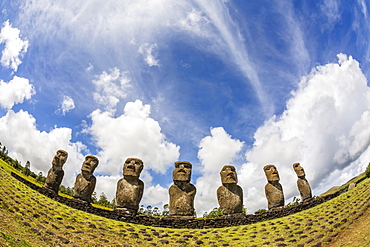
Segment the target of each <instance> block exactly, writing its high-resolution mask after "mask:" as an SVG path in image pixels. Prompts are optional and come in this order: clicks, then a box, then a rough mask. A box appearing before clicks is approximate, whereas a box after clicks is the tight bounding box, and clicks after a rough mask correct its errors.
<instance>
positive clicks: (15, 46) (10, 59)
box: [0, 20, 28, 71]
mask: <svg viewBox="0 0 370 247" xmlns="http://www.w3.org/2000/svg"><path fill="white" fill-rule="evenodd" d="M1 43H5V48H4V50H3V52H2V56H1V60H0V62H1V65H2V66H4V67H7V68H11V69H12V70H14V71H17V69H18V66H19V65H20V64H21V63H22V61H21V60H20V58H21V57H22V56H23V55H24V53H26V52H27V48H28V40H22V39H21V38H20V30H19V29H17V28H13V27H12V25H11V24H10V23H9V20H7V21H6V22H4V23H3V28H2V29H1V32H0V44H1Z"/></svg>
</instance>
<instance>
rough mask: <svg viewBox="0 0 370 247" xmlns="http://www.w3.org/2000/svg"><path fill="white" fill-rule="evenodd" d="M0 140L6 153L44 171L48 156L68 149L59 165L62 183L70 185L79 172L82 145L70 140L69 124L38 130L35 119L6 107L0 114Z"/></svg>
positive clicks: (50, 156)
mask: <svg viewBox="0 0 370 247" xmlns="http://www.w3.org/2000/svg"><path fill="white" fill-rule="evenodd" d="M0 136H1V142H2V144H3V145H4V146H6V147H7V149H8V150H9V155H10V156H11V157H13V158H14V159H17V160H19V161H21V162H22V165H23V166H24V165H25V163H26V161H30V163H31V170H32V171H33V172H35V173H36V174H37V173H38V172H40V171H41V172H43V174H44V175H46V174H47V171H48V170H49V169H50V167H51V162H52V159H53V157H54V155H55V153H56V151H57V150H59V149H63V150H66V151H67V152H68V160H67V162H66V163H65V164H64V166H63V170H64V171H65V175H64V178H63V182H62V184H64V185H66V186H70V187H72V186H73V184H74V181H75V175H77V173H79V171H80V168H81V165H82V162H83V156H82V155H81V151H82V150H84V149H86V147H85V146H84V145H83V144H82V143H80V142H76V143H73V142H71V139H72V130H71V129H69V128H54V129H52V130H51V131H50V132H45V131H39V130H38V129H37V127H36V119H35V118H34V117H33V116H32V115H31V114H29V113H28V112H26V111H23V110H20V111H19V112H17V113H15V112H14V111H12V110H10V111H8V112H7V114H6V115H5V116H3V117H1V118H0Z"/></svg>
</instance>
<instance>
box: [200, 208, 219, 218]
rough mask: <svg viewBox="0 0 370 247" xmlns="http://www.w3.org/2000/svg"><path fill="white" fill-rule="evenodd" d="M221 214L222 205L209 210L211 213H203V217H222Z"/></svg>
mask: <svg viewBox="0 0 370 247" xmlns="http://www.w3.org/2000/svg"><path fill="white" fill-rule="evenodd" d="M220 216H222V212H221V208H220V207H218V208H214V209H212V211H211V212H209V213H207V212H205V213H204V214H203V218H217V217H220Z"/></svg>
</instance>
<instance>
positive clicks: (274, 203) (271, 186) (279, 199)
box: [263, 165, 284, 209]
mask: <svg viewBox="0 0 370 247" xmlns="http://www.w3.org/2000/svg"><path fill="white" fill-rule="evenodd" d="M263 170H264V172H265V174H266V178H267V181H268V183H267V184H266V186H265V194H266V199H267V202H268V209H272V208H276V207H281V206H284V193H283V187H282V186H281V184H280V183H279V181H280V177H279V172H278V171H277V169H276V167H275V166H274V165H266V166H265V167H264V168H263Z"/></svg>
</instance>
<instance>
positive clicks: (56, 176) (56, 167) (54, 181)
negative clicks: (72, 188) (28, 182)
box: [44, 150, 68, 193]
mask: <svg viewBox="0 0 370 247" xmlns="http://www.w3.org/2000/svg"><path fill="white" fill-rule="evenodd" d="M67 158H68V153H67V152H66V151H64V150H58V151H57V153H56V154H55V156H54V159H53V161H52V162H51V164H52V167H51V168H50V170H49V172H48V176H47V177H46V180H45V184H44V187H45V188H47V189H50V190H52V191H54V192H55V193H58V190H59V186H60V184H61V183H62V180H63V177H64V171H63V165H64V163H66V161H67Z"/></svg>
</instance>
